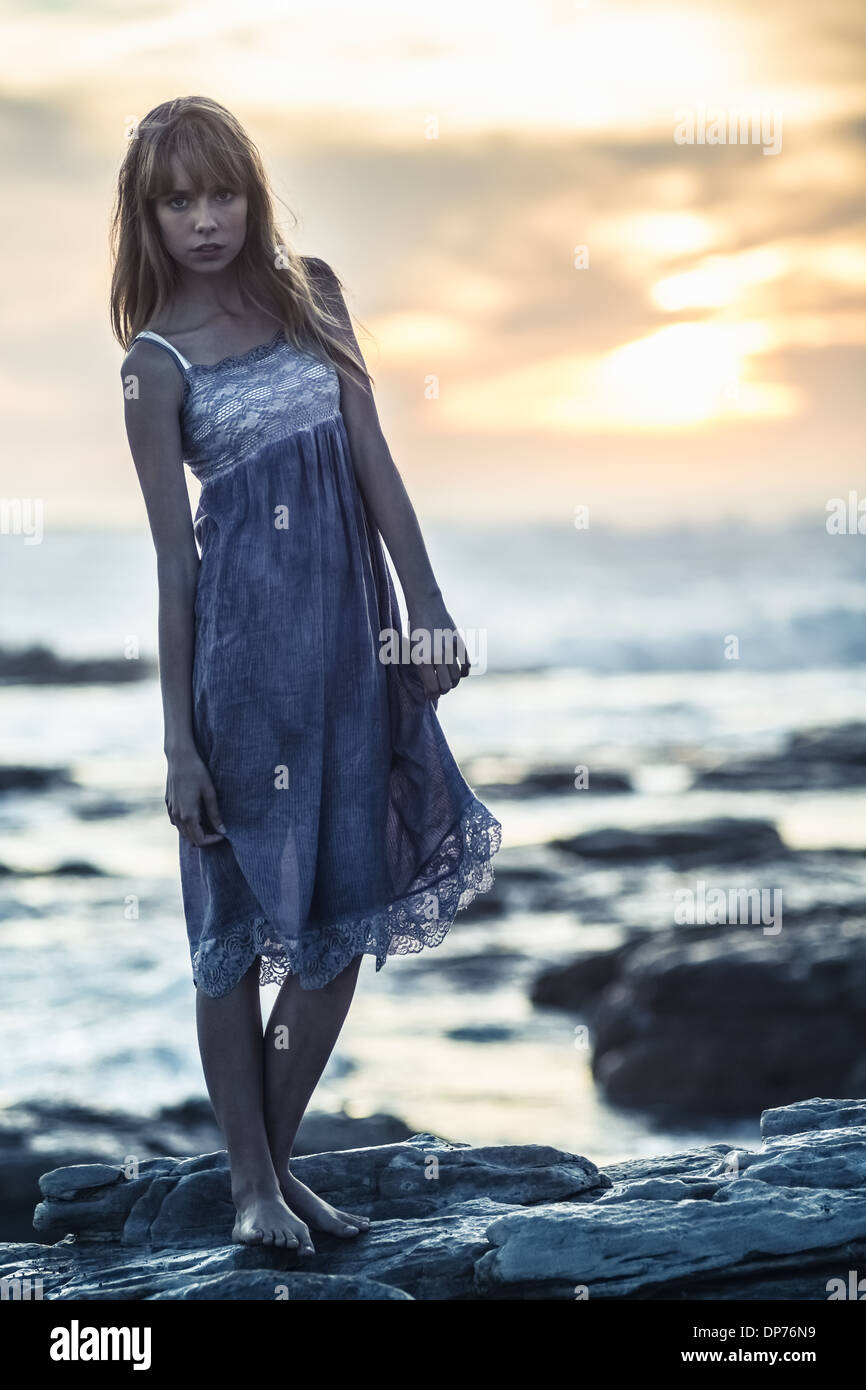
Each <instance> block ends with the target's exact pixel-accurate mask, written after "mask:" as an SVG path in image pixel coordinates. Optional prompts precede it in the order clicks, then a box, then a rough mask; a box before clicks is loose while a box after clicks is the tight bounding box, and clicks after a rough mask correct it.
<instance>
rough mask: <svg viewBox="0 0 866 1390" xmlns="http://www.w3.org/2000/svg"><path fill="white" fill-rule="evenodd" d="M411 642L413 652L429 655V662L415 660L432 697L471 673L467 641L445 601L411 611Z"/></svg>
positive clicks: (427, 692) (445, 690)
mask: <svg viewBox="0 0 866 1390" xmlns="http://www.w3.org/2000/svg"><path fill="white" fill-rule="evenodd" d="M409 643H410V651H412V652H415V651H416V650H417V651H420V652H421V654H422V655H424V656H427V655H428V654H429V657H430V659H429V661H421V662H420V663H417V662H413V665H414V669H415V670H416V671H417V672H418V675H419V677H420V679H421V684H422V685H423V687H424V694H425V695H426V696H427V698H428V699H429V700H438V698H439V696H440V695H446V694H447V693H448V691H449V690H453V689H454V687H455V685H457V682H458V681H459V680H460V678H461V676H467V675H468V674H469V668H470V665H471V663H470V660H469V655H468V653H467V651H466V644H465V643H464V641H463V638H462V637H461V636H460V633H459V632H458V631H457V628H456V627H455V625H454V619H453V618H452V617H451V614H450V613H449V612H448V609H447V608H446V607H445V605H444V603H434V604H425V605H423V606H420V607H415V608H411V609H410V610H409Z"/></svg>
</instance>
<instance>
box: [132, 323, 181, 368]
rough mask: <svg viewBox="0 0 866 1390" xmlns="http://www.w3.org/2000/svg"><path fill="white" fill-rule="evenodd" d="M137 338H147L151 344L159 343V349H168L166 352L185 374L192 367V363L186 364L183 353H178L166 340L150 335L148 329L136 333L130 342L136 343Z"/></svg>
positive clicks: (156, 335) (154, 334)
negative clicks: (174, 359) (175, 360)
mask: <svg viewBox="0 0 866 1390" xmlns="http://www.w3.org/2000/svg"><path fill="white" fill-rule="evenodd" d="M139 338H149V339H150V341H151V342H152V343H159V345H160V347H164V348H168V351H169V352H170V353H172V354H173V355H174V357H175V358H176V359H177V361H178V362H179V363H180V367H181V370H182V371H184V372H185V371H186V369H187V367H191V366H192V363H191V362H188V361H187V359H186V358H185V357H184V355H183V353H182V352H178V350H177V348H176V347H175V346H174V345H173V344H172V343H170V342H168V340H167V339H166V338H161V337H160V336H159V334H158V333H152V332H151V330H150V329H149V328H144V329H142V331H141V332H140V333H136V335H135V337H134V338H133V340H132V341H133V342H136V341H137V340H138V339H139Z"/></svg>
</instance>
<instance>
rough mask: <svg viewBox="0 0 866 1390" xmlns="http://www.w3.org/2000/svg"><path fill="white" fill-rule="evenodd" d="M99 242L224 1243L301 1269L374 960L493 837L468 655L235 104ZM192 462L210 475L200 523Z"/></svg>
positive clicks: (457, 883) (437, 902) (442, 898)
mask: <svg viewBox="0 0 866 1390" xmlns="http://www.w3.org/2000/svg"><path fill="white" fill-rule="evenodd" d="M112 242H113V255H114V273H113V280H112V293H111V316H112V325H113V328H114V333H115V336H116V337H117V338H118V340H119V341H120V343H121V344H122V346H123V347H124V348H125V349H127V352H126V356H125V359H124V362H123V365H122V367H121V378H122V381H123V385H124V397H125V417H126V428H127V435H128V438H129V443H130V449H131V452H132V456H133V460H134V463H135V467H136V471H137V474H138V478H139V481H140V484H141V488H142V492H143V495H144V501H145V505H146V508H147V515H148V520H149V523H150V528H151V532H152V535H153V540H154V545H155V548H156V554H157V570H158V578H159V664H160V680H161V687H162V699H163V710H164V718H165V754H166V759H167V763H168V779H167V787H166V798H165V799H166V806H167V808H168V814H169V818H170V820H171V822H172V824H173V825H175V826H176V827H177V829H178V831H179V850H180V874H181V885H182V890H183V904H184V914H185V917H186V924H187V932H188V937H189V947H190V955H191V961H192V975H193V980H194V983H195V986H196V1001H197V1027H198V1037H199V1045H200V1048H201V1055H202V1064H203V1069H204V1075H205V1080H206V1083H207V1087H208V1091H209V1093H210V1096H211V1099H212V1101H213V1105H214V1110H215V1112H216V1116H217V1119H218V1121H219V1124H220V1126H221V1128H222V1131H223V1134H224V1136H225V1141H226V1147H227V1149H228V1155H229V1161H230V1165H231V1182H232V1197H233V1200H234V1203H235V1206H236V1209H237V1218H236V1222H235V1227H234V1233H233V1239H235V1240H237V1241H240V1242H243V1243H254V1242H264V1243H265V1244H272V1245H278V1246H286V1247H292V1248H296V1249H298V1250H299V1251H300V1252H301V1253H304V1254H309V1253H312V1251H313V1243H312V1240H311V1237H310V1228H311V1227H314V1228H318V1229H321V1230H324V1231H328V1232H331V1233H333V1234H335V1235H341V1236H348V1237H351V1236H355V1235H357V1234H358V1232H359V1231H361V1230H364V1229H366V1228H367V1227H368V1226H369V1221H368V1220H367V1219H366V1218H365V1217H362V1216H358V1215H354V1214H352V1213H349V1212H343V1211H339V1210H337V1209H336V1208H334V1207H333V1206H331V1205H330V1204H329V1203H327V1202H325V1201H323V1200H322V1199H321V1198H319V1197H318V1196H316V1195H315V1194H314V1193H313V1192H311V1191H310V1190H309V1188H307V1187H305V1186H304V1184H303V1183H301V1182H300V1181H299V1180H298V1179H297V1178H296V1177H295V1176H294V1174H293V1173H292V1172H291V1169H290V1160H291V1156H292V1149H293V1145H294V1141H295V1135H296V1133H297V1129H298V1126H299V1124H300V1121H301V1118H302V1116H303V1114H304V1111H305V1110H306V1107H307V1104H308V1102H309V1100H310V1097H311V1096H312V1094H313V1091H314V1089H315V1086H316V1084H317V1082H318V1080H319V1077H320V1076H321V1074H322V1071H323V1069H324V1066H325V1063H326V1062H327V1060H328V1057H329V1056H330V1054H331V1051H332V1049H333V1047H334V1044H335V1042H336V1039H337V1037H338V1035H339V1032H340V1028H341V1026H342V1024H343V1021H344V1019H345V1017H346V1014H347V1012H348V1009H349V1005H350V1003H351V999H352V995H353V992H354V988H355V982H356V978H357V973H358V967H359V965H360V963H361V958H362V956H363V955H365V954H369V955H373V956H375V959H376V969H377V970H378V969H381V967H382V966H383V965H384V963H385V961H386V958H387V956H388V955H392V954H405V953H406V952H409V951H420V950H421V949H422V948H423V947H425V946H428V947H429V946H437V945H438V944H439V943H440V942H441V941H442V940H443V939H444V937H445V934H446V932H447V931H448V928H449V927H450V925H451V923H452V921H453V919H454V916H455V913H456V912H457V911H458V910H459V909H461V908H463V907H465V906H467V905H468V903H469V902H471V900H472V899H473V898H474V897H475V895H476V894H477V893H479V892H484V891H486V890H488V889H489V888H490V887H491V885H492V882H493V871H492V867H491V861H492V858H493V856H494V854H495V853H496V851H497V850H498V848H499V845H500V841H501V826H500V824H499V822H498V821H497V820H496V819H495V818H494V817H493V816H492V815H491V813H490V812H489V811H488V810H487V808H486V807H485V806H484V805H483V804H482V803H481V802H480V801H479V800H478V798H477V797H476V796H475V795H474V794H473V792H472V790H471V788H470V787H469V786H468V784H467V783H466V782H465V780H464V779H463V777H462V776H461V774H460V771H459V769H458V767H457V765H456V763H455V761H454V758H453V756H452V754H451V752H450V750H449V748H448V746H447V743H446V741H445V738H444V735H443V733H442V729H441V726H440V724H439V721H438V718H437V715H436V712H435V706H436V702H437V700H438V697H439V696H440V695H442V694H445V693H446V692H447V691H449V690H452V689H453V688H454V687H455V686H456V685H457V683H458V681H459V680H460V678H461V676H462V675H465V674H466V673H467V672H468V669H469V663H468V660H467V659H466V651H465V647H464V645H463V643H462V642H461V641H460V640H459V637H457V638H456V640H455V637H454V634H455V628H454V623H453V620H452V618H451V615H450V614H449V613H448V611H447V609H446V608H445V605H444V602H443V599H442V594H441V591H440V589H439V586H438V584H437V582H436V579H435V577H434V575H433V571H432V569H431V566H430V561H429V559H428V556H427V552H426V549H425V546H424V541H423V539H422V536H421V532H420V529H419V527H418V522H417V519H416V516H415V513H414V511H413V509H412V505H411V503H410V501H409V498H408V496H407V494H406V491H405V488H404V487H403V484H402V481H401V479H400V475H399V473H398V472H397V469H396V467H395V465H394V462H393V460H392V458H391V455H390V452H389V450H388V446H387V444H386V442H385V439H384V437H383V434H382V431H381V428H380V425H379V420H378V416H377V412H376V407H375V404H374V401H373V395H372V391H371V386H370V378H369V375H368V373H367V371H366V368H365V365H364V361H363V358H362V356H361V352H360V349H359V347H358V344H357V340H356V338H355V335H354V333H353V331H352V327H351V322H350V317H349V313H348V309H347V308H346V304H345V300H344V299H343V296H342V293H341V285H340V282H339V280H338V279H337V277H336V275H335V274H334V272H333V271H332V270H331V269H330V267H329V266H328V265H327V264H325V262H323V261H321V260H318V259H316V258H310V257H303V256H300V255H297V254H296V253H295V252H294V251H292V250H291V249H289V248H287V247H286V246H285V245H281V244H280V243H279V241H278V237H277V231H276V224H275V220H274V212H273V203H272V198H271V194H270V191H269V187H268V184H267V180H266V177H265V174H264V170H263V168H262V164H261V160H260V157H259V155H258V152H257V151H256V149H255V147H254V146H253V144H252V143H251V141H250V139H249V137H248V136H247V135H246V133H245V132H244V130H243V129H242V127H241V126H240V125H239V123H238V121H237V120H236V119H235V118H234V117H233V116H232V115H231V114H230V113H229V112H228V111H226V110H225V109H224V108H223V107H222V106H219V105H218V104H217V103H216V102H214V101H210V100H208V99H206V98H203V97H186V98H182V99H178V100H176V101H171V102H166V103H163V104H162V105H160V106H157V107H155V108H154V110H153V111H151V112H150V113H149V114H148V115H147V116H146V117H145V119H144V120H143V121H142V122H141V124H140V125H139V126H138V128H137V130H136V131H135V132H134V134H133V137H132V139H131V141H130V147H129V152H128V154H127V155H126V158H125V159H124V161H123V166H122V168H121V171H120V176H119V181H118V191H117V202H116V206H115V212H114V222H113V228H112ZM184 463H186V464H187V465H188V466H189V468H190V469H191V471H192V473H193V474H194V475H195V476H196V478H198V479H199V481H200V482H201V493H200V500H199V504H198V509H197V511H196V514H195V517H194V518H193V517H192V516H191V513H190V507H189V500H188V493H187V489H186V481H185V476H184V468H183V465H184ZM383 541H384V543H385V546H387V550H388V553H389V554H390V556H391V558H392V560H393V562H394V566H395V568H396V571H397V574H398V576H399V579H400V583H401V586H402V589H403V594H404V598H405V601H406V609H407V616H408V619H409V625H410V629H411V634H412V637H413V639H414V638H416V636H417V635H418V634H423V636H424V638H425V639H426V642H427V644H426V645H425V642H424V641H423V640H422V641H421V642H420V647H419V644H418V643H417V642H416V643H415V644H414V645H413V647H412V651H411V653H409V654H408V655H409V659H407V653H406V652H405V650H404V651H400V647H399V642H398V643H396V644H395V643H394V641H393V640H392V641H391V642H390V643H389V642H388V641H387V640H385V639H386V634H391V635H392V636H393V634H394V633H396V634H399V633H400V631H401V621H400V614H399V609H398V606H397V600H396V594H395V591H394V585H393V582H392V580H391V576H390V573H389V570H388V566H387V562H386V559H385V552H384V549H383V544H382V542H383ZM199 551H200V553H199ZM449 643H451V644H452V645H451V646H450V647H449ZM395 650H397V651H398V652H400V657H401V659H398V660H389V659H387V657H388V654H389V652H390V654H391V655H392V656H393V653H394V651H395ZM416 658H417V659H416ZM268 981H271V982H274V981H276V982H278V983H279V984H280V992H279V995H278V997H277V999H276V1002H275V1004H274V1008H273V1011H272V1013H271V1015H270V1018H269V1020H268V1022H267V1025H266V1027H265V1028H264V1033H263V1030H262V1015H261V1009H260V1002H259V984H260V983H265V982H268Z"/></svg>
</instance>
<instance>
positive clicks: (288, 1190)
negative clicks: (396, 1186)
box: [280, 1173, 370, 1239]
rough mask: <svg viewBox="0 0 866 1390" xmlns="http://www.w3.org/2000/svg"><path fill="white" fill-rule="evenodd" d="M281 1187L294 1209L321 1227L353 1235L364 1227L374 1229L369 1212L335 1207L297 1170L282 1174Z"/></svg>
mask: <svg viewBox="0 0 866 1390" xmlns="http://www.w3.org/2000/svg"><path fill="white" fill-rule="evenodd" d="M280 1188H281V1190H282V1194H283V1196H284V1198H285V1199H286V1201H287V1202H288V1203H289V1204H290V1205H291V1208H292V1211H296V1212H299V1213H300V1215H301V1216H302V1217H303V1218H304V1220H305V1221H308V1222H309V1224H310V1225H311V1226H315V1228H316V1229H317V1230H319V1231H327V1232H328V1234H329V1235H332V1236H344V1237H346V1238H347V1239H351V1237H352V1236H356V1235H358V1233H359V1232H360V1231H369V1229H370V1218H369V1217H368V1216H355V1215H354V1213H353V1212H350V1211H340V1209H339V1208H338V1207H332V1206H331V1204H330V1202H326V1201H325V1199H324V1197H317V1196H316V1194H315V1192H312V1191H311V1190H310V1188H309V1187H307V1186H305V1184H304V1183H302V1182H301V1180H300V1178H296V1177H295V1175H294V1173H284V1174H283V1175H282V1176H281V1178H280Z"/></svg>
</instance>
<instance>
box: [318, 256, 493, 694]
mask: <svg viewBox="0 0 866 1390" xmlns="http://www.w3.org/2000/svg"><path fill="white" fill-rule="evenodd" d="M316 268H317V269H318V270H319V273H320V275H321V277H322V283H323V288H324V293H325V299H326V303H327V307H328V308H329V310H330V311H331V313H332V314H333V315H334V317H335V318H336V319H338V320H339V323H340V329H339V336H340V338H341V339H342V340H343V341H344V342H346V343H348V344H349V345H350V346H351V347H352V348H353V350H354V351H355V352H356V353H357V354H358V356H359V357H361V350H360V348H359V347H358V341H357V339H356V337H355V334H354V331H353V329H352V324H351V319H350V317H349V311H348V309H347V307H346V302H345V300H344V298H343V295H342V292H341V289H340V285H339V282H338V280H337V277H336V275H335V274H334V272H333V271H332V270H331V268H330V266H328V265H327V264H326V263H325V262H324V261H319V262H318V263H317V267H316ZM362 360H363V358H362ZM338 374H339V377H340V413H341V415H342V416H343V421H344V423H345V426H346V433H347V435H348V437H349V444H350V446H351V450H352V462H353V465H354V469H355V476H356V478H357V480H358V486H359V488H360V490H361V492H362V494H363V497H364V501H365V503H366V506H367V510H368V511H369V513H370V517H371V519H372V521H373V522H374V524H375V525H376V527H377V528H378V530H379V532H380V533H381V536H382V539H383V540H384V542H385V545H386V546H387V549H388V553H389V555H390V556H391V558H392V560H393V561H394V568H395V569H396V571H397V574H398V576H399V579H400V585H401V587H402V589H403V595H404V597H405V599H406V609H407V614H408V618H409V627H410V632H411V633H412V634H416V635H417V633H418V632H419V631H423V632H425V633H430V639H429V640H430V641H431V642H432V643H433V644H434V645H433V647H432V655H433V657H434V660H433V661H431V662H430V663H422V664H420V665H419V666H418V671H419V674H420V676H421V680H422V682H423V684H424V689H425V692H426V694H427V695H428V696H429V697H431V698H432V699H436V698H437V696H439V695H441V694H444V693H445V692H446V691H448V690H451V689H453V687H454V686H455V685H456V684H457V682H458V681H459V679H460V676H461V675H466V674H467V672H468V670H469V659H468V655H467V652H466V647H465V644H464V642H463V639H462V638H461V636H460V634H459V632H457V630H456V628H455V626H454V620H453V618H452V617H451V615H450V613H449V612H448V610H447V608H446V607H445V602H444V599H443V597H442V591H441V589H440V588H439V585H438V583H437V582H436V577H435V575H434V573H433V567H432V565H431V564H430V558H429V556H428V554H427V547H426V546H425V544H424V537H423V536H422V534H421V527H420V526H419V524H418V518H417V516H416V515H415V509H414V507H413V506H412V503H411V501H410V500H409V494H408V493H407V491H406V488H405V486H404V483H403V479H402V478H401V476H400V473H399V471H398V469H397V465H396V464H395V462H394V460H393V458H392V457H391V451H390V449H389V448H388V443H387V440H386V439H385V436H384V434H383V432H382V427H381V425H380V423H379V415H378V411H377V410H376V403H375V401H374V399H373V393H372V389H371V387H370V385H369V382H367V381H361V380H360V379H359V377H358V374H357V372H355V373H350V372H349V370H348V369H344V367H343V366H342V364H340V366H339V368H338ZM437 634H439V635H440V636H439V638H438V640H439V641H441V642H443V643H444V646H443V647H439V649H438V652H437V647H436V642H437ZM452 653H453V656H452V657H451V659H450V660H449V655H451V654H452ZM437 654H441V655H444V657H445V660H443V661H440V662H437V661H436V660H435V657H436V655H437Z"/></svg>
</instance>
